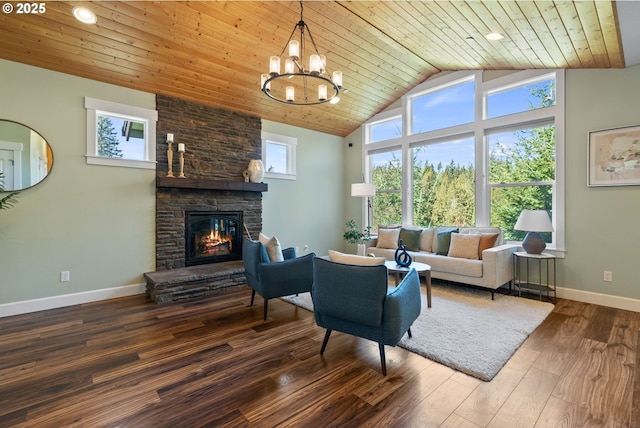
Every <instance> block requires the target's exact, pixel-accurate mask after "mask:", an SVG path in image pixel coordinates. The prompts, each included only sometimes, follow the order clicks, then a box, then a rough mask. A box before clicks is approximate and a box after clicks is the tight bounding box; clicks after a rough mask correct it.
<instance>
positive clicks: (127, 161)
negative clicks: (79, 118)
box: [84, 97, 158, 169]
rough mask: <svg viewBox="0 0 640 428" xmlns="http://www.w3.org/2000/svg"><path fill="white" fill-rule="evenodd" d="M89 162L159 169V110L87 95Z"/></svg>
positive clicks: (85, 100) (85, 104)
mask: <svg viewBox="0 0 640 428" xmlns="http://www.w3.org/2000/svg"><path fill="white" fill-rule="evenodd" d="M84 106H85V108H86V109H87V154H86V156H87V163H88V164H92V165H111V166H122V167H130V168H144V169H155V168H156V121H157V120H158V112H157V111H155V110H149V109H145V108H141V107H133V106H128V105H124V104H117V103H112V102H109V101H102V100H96V99H93V98H89V97H85V99H84Z"/></svg>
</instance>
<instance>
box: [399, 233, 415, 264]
mask: <svg viewBox="0 0 640 428" xmlns="http://www.w3.org/2000/svg"><path fill="white" fill-rule="evenodd" d="M395 259H396V264H397V265H398V266H402V267H408V266H409V265H411V262H412V261H413V259H412V258H411V254H409V253H408V252H407V247H406V246H404V245H403V244H402V239H401V240H400V245H399V246H398V249H397V250H396V254H395Z"/></svg>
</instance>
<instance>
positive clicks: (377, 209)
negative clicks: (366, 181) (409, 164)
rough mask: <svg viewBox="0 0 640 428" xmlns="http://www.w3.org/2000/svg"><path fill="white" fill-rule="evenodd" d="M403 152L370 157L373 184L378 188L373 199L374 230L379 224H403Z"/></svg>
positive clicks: (378, 154)
mask: <svg viewBox="0 0 640 428" xmlns="http://www.w3.org/2000/svg"><path fill="white" fill-rule="evenodd" d="M401 156H402V152H401V151H400V150H393V151H387V152H381V153H374V154H372V155H371V157H370V163H371V168H372V183H373V184H374V185H375V186H376V196H375V197H374V198H373V224H372V225H371V226H372V229H373V230H377V228H378V225H379V224H400V223H402V160H401V159H402V157H401Z"/></svg>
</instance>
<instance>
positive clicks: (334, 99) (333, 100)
mask: <svg viewBox="0 0 640 428" xmlns="http://www.w3.org/2000/svg"><path fill="white" fill-rule="evenodd" d="M339 102H340V97H333V98H331V101H329V103H331V104H338V103H339Z"/></svg>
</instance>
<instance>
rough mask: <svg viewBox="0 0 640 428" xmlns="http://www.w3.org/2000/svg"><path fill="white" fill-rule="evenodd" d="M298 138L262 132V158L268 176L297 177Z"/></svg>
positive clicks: (293, 178) (286, 178)
mask: <svg viewBox="0 0 640 428" xmlns="http://www.w3.org/2000/svg"><path fill="white" fill-rule="evenodd" d="M297 144H298V140H297V138H294V137H287V136H285V135H278V134H271V133H269V132H263V133H262V160H263V163H264V169H265V173H264V176H265V177H267V178H281V179H284V180H295V179H296V146H297Z"/></svg>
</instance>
